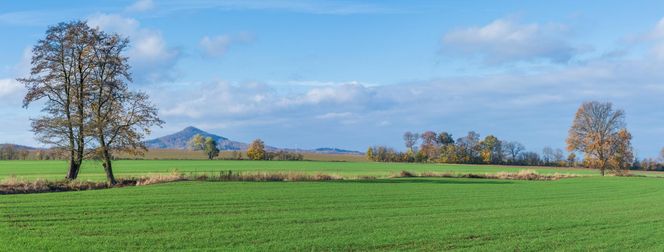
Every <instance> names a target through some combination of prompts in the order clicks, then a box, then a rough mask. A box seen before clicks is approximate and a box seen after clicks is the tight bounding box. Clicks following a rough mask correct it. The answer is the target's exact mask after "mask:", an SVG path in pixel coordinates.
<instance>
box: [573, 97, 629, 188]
mask: <svg viewBox="0 0 664 252" xmlns="http://www.w3.org/2000/svg"><path fill="white" fill-rule="evenodd" d="M624 128H625V112H624V111H623V110H620V109H617V110H614V109H613V105H612V104H611V103H609V102H606V103H601V102H596V101H592V102H584V103H583V104H581V106H580V107H579V109H578V110H577V112H576V116H575V117H574V121H573V122H572V127H571V128H570V130H569V136H568V137H567V150H569V151H580V152H583V154H584V157H585V158H586V159H587V160H588V161H589V163H590V165H591V166H593V167H595V168H599V169H600V171H601V173H602V176H604V174H605V171H606V169H607V168H608V167H609V160H610V159H611V158H612V157H613V155H614V154H615V150H616V149H617V148H616V147H615V146H614V145H615V144H617V143H619V142H620V141H617V140H616V138H618V137H619V136H618V133H619V132H620V131H621V130H622V129H624Z"/></svg>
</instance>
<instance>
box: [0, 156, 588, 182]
mask: <svg viewBox="0 0 664 252" xmlns="http://www.w3.org/2000/svg"><path fill="white" fill-rule="evenodd" d="M113 167H114V170H115V174H116V176H118V177H127V176H141V175H148V174H155V173H169V172H170V171H173V170H178V171H180V172H185V173H218V172H219V171H227V170H233V171H269V172H270V171H295V172H306V173H318V172H321V173H330V174H338V175H344V176H354V175H366V176H378V177H384V176H389V175H390V174H392V173H398V172H400V171H402V170H408V171H413V172H424V171H435V172H445V171H449V172H458V173H495V172H500V171H507V172H516V171H519V170H523V169H534V170H536V171H537V172H539V173H555V172H559V173H573V174H580V175H597V174H598V172H597V171H595V170H589V169H575V168H544V167H518V166H517V167H509V166H488V165H458V164H413V163H410V164H409V163H374V162H324V161H248V160H240V161H236V160H212V161H210V160H120V161H116V162H114V163H113ZM66 168H67V165H66V162H65V161H0V179H2V178H6V177H8V176H12V175H14V176H17V177H19V178H25V179H36V178H47V179H61V178H63V177H64V174H65V173H66ZM103 172H104V171H103V169H102V166H101V163H100V162H96V161H87V162H85V163H84V164H83V167H82V169H81V173H80V176H79V177H80V179H83V180H103V179H105V176H104V173H103Z"/></svg>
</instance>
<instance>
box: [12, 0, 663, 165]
mask: <svg viewBox="0 0 664 252" xmlns="http://www.w3.org/2000/svg"><path fill="white" fill-rule="evenodd" d="M661 10H664V2H661V1H638V2H629V3H627V2H625V1H556V2H555V3H551V4H547V3H543V2H541V1H296V0H284V1H253V0H244V1H239V0H238V1H223V0H222V1H206V0H189V1H157V0H154V1H146V0H142V1H20V2H15V1H4V0H0V34H2V38H3V39H0V118H6V119H7V120H6V121H5V122H4V123H3V124H2V126H0V142H11V143H19V144H29V145H38V143H37V142H36V141H35V140H34V137H33V135H32V133H31V132H30V131H29V128H30V121H29V118H30V117H36V116H38V115H39V108H38V106H33V107H30V108H28V109H23V108H21V104H20V103H21V99H22V96H23V94H24V90H23V88H22V87H21V86H20V85H19V84H18V83H16V82H15V81H14V79H15V78H17V77H20V76H25V74H26V73H27V71H28V69H29V50H30V47H31V46H32V45H33V44H34V43H35V42H36V41H37V40H38V39H40V38H41V37H42V36H43V34H44V31H45V30H46V28H47V27H48V26H49V25H52V24H56V23H58V22H61V21H67V20H73V19H85V20H88V22H89V23H90V24H91V25H93V26H97V27H99V28H101V29H103V30H106V31H109V32H117V33H120V34H122V35H124V36H127V37H129V38H130V40H131V41H132V47H131V48H130V49H129V50H128V51H127V55H128V56H129V57H130V62H131V64H132V67H133V73H134V76H135V82H134V83H133V87H134V88H135V89H140V90H145V91H147V92H148V93H149V94H150V95H151V96H152V98H153V101H154V102H155V103H157V104H158V105H159V107H160V114H161V116H162V119H164V120H165V121H166V125H165V126H164V127H163V128H161V129H155V130H154V133H153V136H160V135H163V134H167V133H170V132H174V131H177V130H179V129H181V128H184V127H185V126H188V125H194V126H197V127H200V128H202V129H205V130H208V131H211V132H215V133H218V134H221V135H224V136H226V137H229V138H231V139H235V140H240V141H250V140H252V139H254V138H257V137H260V138H262V139H264V140H265V141H266V143H268V144H270V145H273V146H283V147H291V148H315V147H323V146H330V147H340V148H348V149H355V150H364V149H366V147H367V146H369V145H374V144H385V145H390V146H393V147H397V148H402V147H401V146H402V143H401V142H402V141H401V134H402V133H403V132H404V131H407V130H410V131H423V130H427V129H431V130H435V131H443V130H445V131H449V132H451V133H452V134H453V135H454V136H455V137H460V136H462V135H465V134H466V132H467V131H469V130H475V131H477V132H479V133H480V134H481V135H482V136H485V135H487V134H494V135H496V136H497V137H498V138H501V139H508V140H516V141H520V142H523V143H524V144H525V145H526V146H527V148H528V149H529V150H534V151H539V150H541V149H542V148H543V147H544V146H547V145H548V146H552V147H554V148H558V147H560V148H563V147H564V140H565V137H566V135H567V129H568V128H569V126H570V123H571V120H572V117H573V115H574V112H575V111H576V109H577V108H578V106H579V104H580V103H581V102H583V101H587V100H599V101H611V102H613V103H614V104H615V106H617V107H619V108H622V109H624V110H625V111H626V113H627V125H628V128H629V129H630V130H631V131H632V133H633V136H634V140H633V144H634V147H635V149H636V151H637V154H638V155H639V157H650V156H655V155H657V152H658V151H659V150H660V148H662V147H664V141H662V139H664V110H663V109H662V108H664V99H662V97H664V71H662V70H664V21H662V20H663V19H662V18H664V12H662V11H661Z"/></svg>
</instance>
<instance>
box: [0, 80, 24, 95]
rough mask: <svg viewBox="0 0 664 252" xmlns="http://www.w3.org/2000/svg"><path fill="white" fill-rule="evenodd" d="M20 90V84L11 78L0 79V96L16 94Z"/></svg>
mask: <svg viewBox="0 0 664 252" xmlns="http://www.w3.org/2000/svg"><path fill="white" fill-rule="evenodd" d="M21 90H22V87H21V84H20V83H18V82H17V81H15V80H13V79H0V98H4V97H9V96H12V95H17V94H18V93H19V91H21Z"/></svg>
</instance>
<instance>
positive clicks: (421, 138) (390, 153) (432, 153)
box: [366, 131, 577, 166]
mask: <svg viewBox="0 0 664 252" xmlns="http://www.w3.org/2000/svg"><path fill="white" fill-rule="evenodd" d="M403 140H404V145H405V147H406V151H405V152H399V151H396V150H395V149H393V148H389V147H386V146H373V147H369V148H368V149H367V151H366V155H367V158H369V159H370V160H373V161H379V162H430V163H451V164H500V165H530V166H539V165H542V166H575V165H576V164H577V158H576V156H575V155H574V154H572V155H565V153H564V152H563V150H561V149H553V148H551V147H545V148H544V150H543V151H542V154H541V155H540V154H539V153H536V152H532V151H526V148H525V146H524V145H523V144H521V143H519V142H516V141H506V140H500V139H498V138H497V137H496V136H494V135H488V136H486V137H484V138H481V137H480V134H479V133H477V132H475V131H470V132H468V134H466V135H465V136H463V137H460V138H456V139H454V137H453V136H452V134H450V133H448V132H445V131H442V132H440V133H436V132H434V131H425V132H422V133H413V132H410V131H408V132H405V133H404V134H403ZM418 144H419V145H418Z"/></svg>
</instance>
